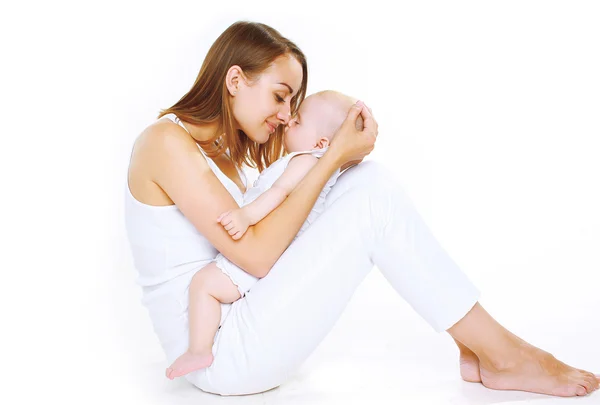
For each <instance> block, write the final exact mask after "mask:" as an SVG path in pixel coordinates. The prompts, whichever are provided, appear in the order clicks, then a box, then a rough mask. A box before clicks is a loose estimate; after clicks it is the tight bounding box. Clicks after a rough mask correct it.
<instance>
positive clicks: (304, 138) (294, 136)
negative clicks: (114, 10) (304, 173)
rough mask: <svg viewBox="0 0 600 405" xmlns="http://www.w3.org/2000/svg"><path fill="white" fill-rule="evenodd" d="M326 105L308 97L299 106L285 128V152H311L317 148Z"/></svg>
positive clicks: (312, 97) (325, 114) (325, 116)
mask: <svg viewBox="0 0 600 405" xmlns="http://www.w3.org/2000/svg"><path fill="white" fill-rule="evenodd" d="M325 104H327V103H326V102H324V101H323V100H321V99H320V98H319V97H314V96H309V97H307V98H306V99H304V101H303V102H302V104H301V105H300V108H299V109H298V113H297V114H296V117H294V118H293V119H291V120H290V122H289V124H288V125H287V127H286V128H285V134H284V136H283V144H284V147H285V150H286V151H287V152H297V151H301V150H311V149H315V148H316V147H317V143H318V141H319V139H320V138H321V136H322V132H323V124H324V123H325V120H326V119H328V117H327V111H328V110H327V109H326V108H323V107H324V105H325Z"/></svg>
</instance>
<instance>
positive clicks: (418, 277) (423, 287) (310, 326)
mask: <svg viewBox="0 0 600 405" xmlns="http://www.w3.org/2000/svg"><path fill="white" fill-rule="evenodd" d="M392 176H393V175H391V174H390V172H388V171H387V170H386V169H385V168H383V167H382V166H381V164H379V163H376V162H373V161H367V162H363V163H361V164H359V165H358V166H355V167H353V168H350V169H348V170H347V171H346V172H345V173H343V174H342V175H341V177H340V178H339V179H338V182H337V184H336V185H335V187H333V189H332V190H331V192H330V193H329V195H328V197H327V204H326V206H327V208H326V210H325V212H324V213H323V214H322V215H321V216H320V217H319V218H318V219H317V220H316V221H315V222H314V223H313V224H312V225H311V226H310V227H309V228H308V229H307V230H306V232H304V234H302V236H301V237H299V238H298V239H296V240H295V241H294V242H293V243H292V244H291V245H290V246H289V248H288V249H287V250H286V251H285V252H284V253H283V255H282V256H281V257H280V258H279V260H278V261H277V263H275V265H274V266H273V268H272V269H271V271H270V273H269V274H268V275H267V276H266V277H264V278H262V279H260V280H259V281H258V282H257V283H256V284H255V285H254V286H253V287H252V289H251V290H250V291H249V292H248V293H247V294H246V296H245V297H244V298H241V299H239V300H238V301H236V302H234V303H233V304H223V306H224V308H223V309H227V310H228V311H227V312H226V316H225V317H224V319H223V320H222V325H221V328H220V329H219V331H218V333H217V335H216V337H215V341H214V346H213V353H214V355H215V358H214V362H213V364H212V365H211V366H210V367H209V368H207V369H203V370H199V371H197V372H194V373H191V374H188V375H187V376H186V378H187V379H188V381H190V382H191V383H193V384H194V385H196V386H197V387H198V388H200V389H202V390H203V391H206V392H211V393H216V394H221V395H240V394H250V393H258V392H262V391H266V390H269V389H271V388H274V387H277V386H279V385H280V384H282V383H283V382H285V381H286V380H287V379H288V377H290V376H291V375H293V373H294V372H295V371H296V370H297V369H298V368H299V366H300V365H301V363H302V362H303V361H304V360H305V359H307V358H308V356H309V355H310V354H311V352H312V351H313V350H314V349H315V348H316V347H317V345H318V344H319V343H320V342H321V341H322V340H323V338H324V337H325V336H326V335H327V333H328V332H329V331H330V330H331V328H332V327H333V325H334V324H335V323H336V321H337V319H338V318H339V316H340V315H341V313H342V312H343V311H344V308H345V307H346V304H347V303H348V301H349V300H350V298H351V297H352V295H353V293H354V291H355V290H356V288H357V287H358V285H359V284H360V283H361V282H362V281H363V279H364V278H365V276H366V275H367V274H368V273H369V271H371V269H372V268H373V265H376V266H377V267H378V268H379V270H380V271H381V272H382V273H383V275H384V276H385V278H386V279H387V280H388V281H389V282H390V283H391V285H392V286H393V287H394V289H395V290H396V291H397V292H398V294H400V295H401V296H402V297H403V298H404V299H405V300H406V301H408V303H409V304H410V305H411V306H412V307H413V308H414V309H415V311H417V313H418V314H419V315H421V316H422V317H423V318H424V319H425V320H426V321H427V322H428V323H429V324H430V325H431V326H432V327H433V328H434V329H435V330H436V331H444V330H447V329H448V328H450V327H451V326H452V325H454V324H455V323H456V322H457V321H459V320H460V319H461V318H462V317H463V316H464V315H466V313H467V312H468V311H469V310H470V309H471V308H472V307H473V305H475V303H476V302H477V300H478V298H479V291H478V290H477V289H476V288H475V287H474V286H473V284H472V283H471V282H470V281H469V279H468V278H467V277H466V276H465V274H463V272H462V271H461V270H460V269H459V268H458V267H457V265H456V264H455V263H454V261H453V260H452V259H451V258H450V257H449V256H448V254H447V253H446V252H445V251H444V250H443V248H442V247H441V246H440V245H439V243H438V242H437V241H436V239H435V238H434V236H433V235H432V234H431V232H430V230H429V228H428V227H427V225H426V224H425V223H424V222H423V220H422V218H421V217H420V215H419V214H418V212H417V211H416V210H415V208H414V206H413V205H412V202H411V201H410V199H409V197H408V196H407V195H406V194H405V192H404V191H403V190H402V188H401V187H400V186H399V185H398V184H397V182H396V181H395V179H394V178H393V177H392ZM226 307H228V308H226ZM185 332H186V333H187V330H186V331H185ZM177 346H178V347H179V349H178V352H180V353H178V352H173V353H172V354H171V357H174V356H176V355H178V354H181V353H183V351H184V350H185V348H186V347H187V336H185V335H184V336H180V341H179V342H178V344H177Z"/></svg>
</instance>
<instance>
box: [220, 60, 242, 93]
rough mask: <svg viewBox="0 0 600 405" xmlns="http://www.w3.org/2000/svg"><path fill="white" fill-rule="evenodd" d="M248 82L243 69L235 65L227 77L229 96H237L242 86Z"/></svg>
mask: <svg viewBox="0 0 600 405" xmlns="http://www.w3.org/2000/svg"><path fill="white" fill-rule="evenodd" d="M245 82H246V77H245V76H244V72H243V71H242V68H241V67H239V66H237V65H233V66H232V67H230V68H229V70H228V71H227V76H225V84H226V85H227V90H228V91H229V95H231V96H235V95H236V94H237V92H238V91H239V89H240V87H241V85H242V84H243V83H245Z"/></svg>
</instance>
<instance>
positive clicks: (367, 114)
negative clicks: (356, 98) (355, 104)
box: [360, 105, 379, 137]
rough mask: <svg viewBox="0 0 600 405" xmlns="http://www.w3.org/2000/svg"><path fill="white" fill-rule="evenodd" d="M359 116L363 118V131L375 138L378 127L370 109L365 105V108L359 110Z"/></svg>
mask: <svg viewBox="0 0 600 405" xmlns="http://www.w3.org/2000/svg"><path fill="white" fill-rule="evenodd" d="M360 114H361V115H362V117H363V123H364V131H365V132H368V133H370V134H371V135H373V136H374V137H377V135H378V127H379V125H378V124H377V121H375V118H373V113H372V112H371V109H370V108H369V107H367V106H366V105H365V108H363V109H362V110H361V112H360Z"/></svg>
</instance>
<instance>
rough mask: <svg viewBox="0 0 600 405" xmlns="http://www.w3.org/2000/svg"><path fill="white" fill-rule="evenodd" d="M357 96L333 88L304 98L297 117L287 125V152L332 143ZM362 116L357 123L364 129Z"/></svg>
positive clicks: (358, 126) (358, 127) (285, 145)
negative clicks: (347, 94) (354, 97)
mask: <svg viewBox="0 0 600 405" xmlns="http://www.w3.org/2000/svg"><path fill="white" fill-rule="evenodd" d="M356 101H357V100H355V99H353V98H352V97H349V96H346V95H344V94H342V93H338V92H336V91H332V90H325V91H321V92H319V93H315V94H312V95H310V96H308V97H306V98H305V99H304V101H303V102H302V104H300V108H299V109H298V112H297V114H296V116H295V117H294V118H292V119H291V120H290V122H289V124H288V126H287V127H286V128H285V134H284V137H283V144H284V147H285V151H286V152H287V153H290V152H297V151H301V150H311V149H322V148H324V147H326V146H329V143H330V142H331V141H332V140H333V136H334V135H335V133H336V131H337V130H338V129H339V128H340V126H341V125H342V123H343V122H344V120H345V119H346V117H347V116H348V111H350V107H352V105H353V104H355V103H356ZM362 126H363V122H362V117H361V116H359V117H358V120H357V121H356V127H357V129H359V130H362Z"/></svg>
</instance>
